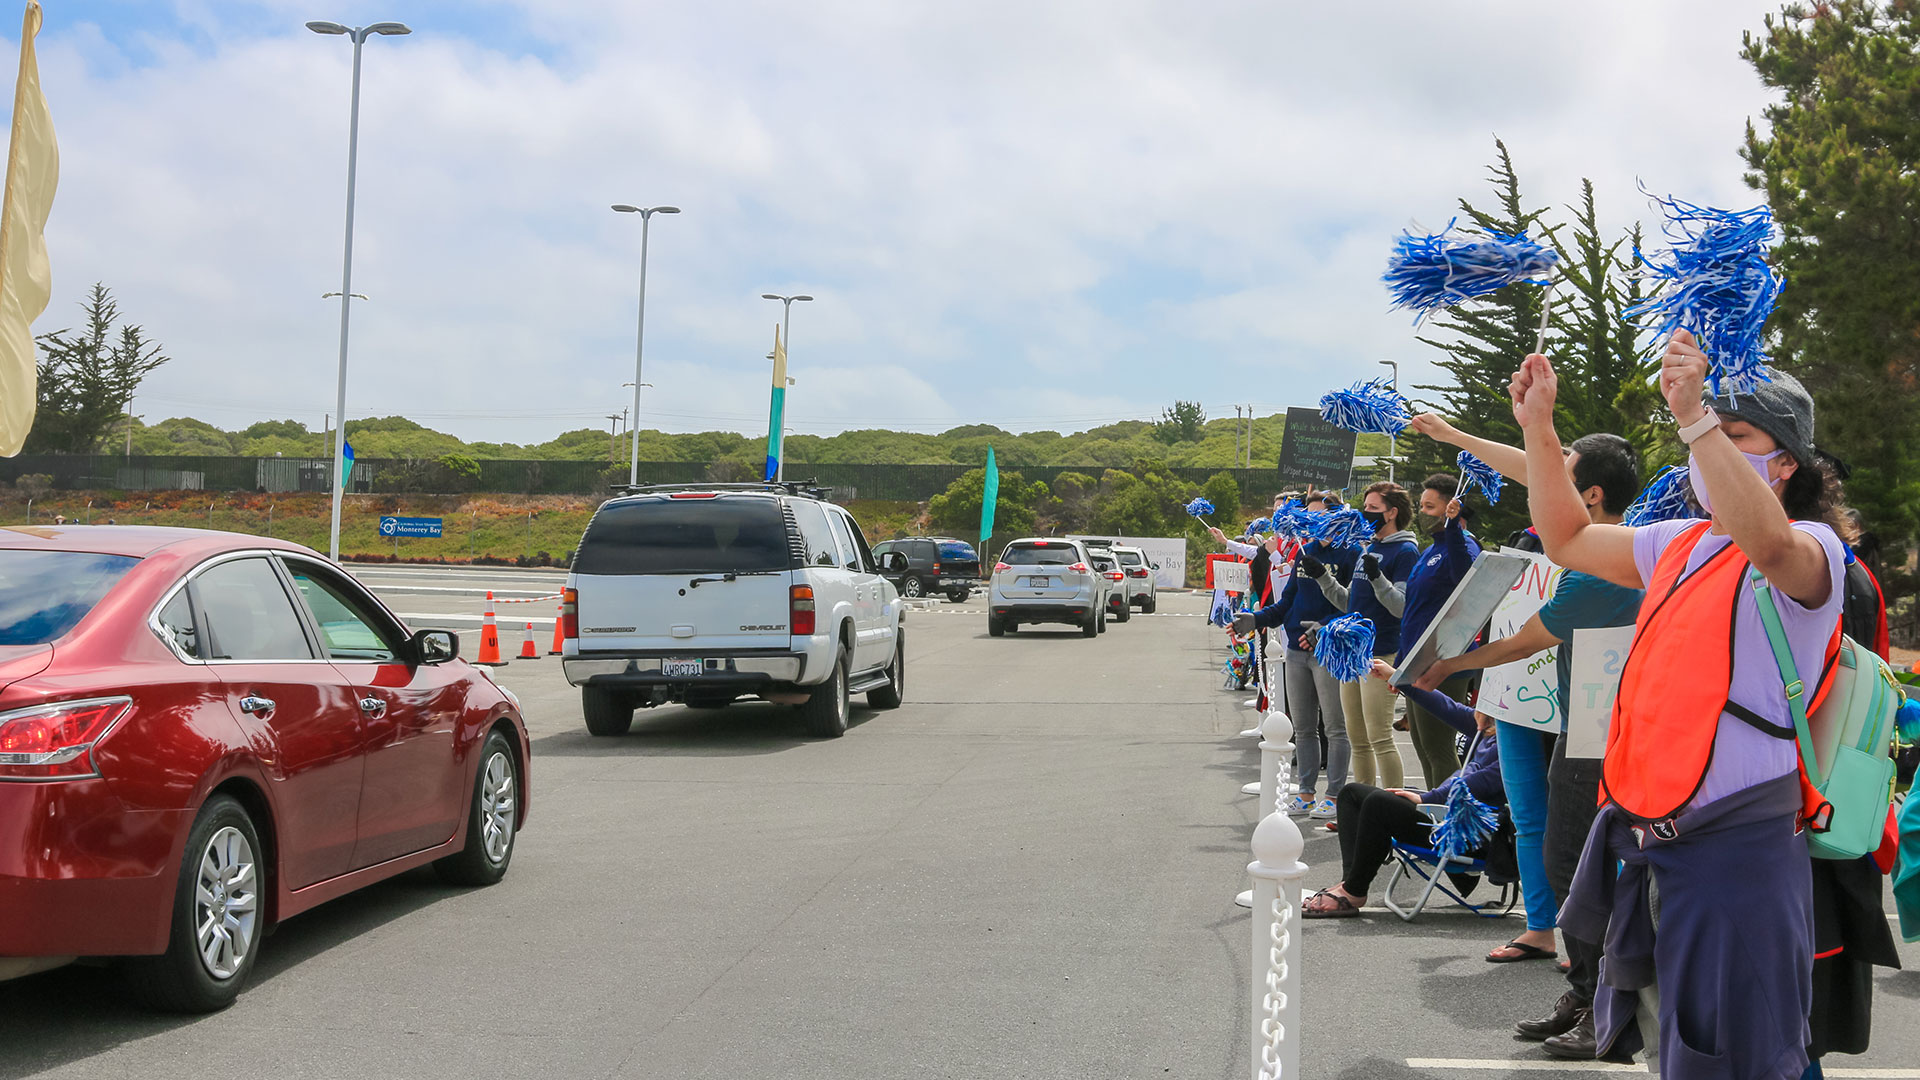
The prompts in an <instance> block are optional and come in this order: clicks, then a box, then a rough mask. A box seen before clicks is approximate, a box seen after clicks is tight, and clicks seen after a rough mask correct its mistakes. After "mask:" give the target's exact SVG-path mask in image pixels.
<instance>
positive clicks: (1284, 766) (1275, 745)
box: [1233, 709, 1299, 907]
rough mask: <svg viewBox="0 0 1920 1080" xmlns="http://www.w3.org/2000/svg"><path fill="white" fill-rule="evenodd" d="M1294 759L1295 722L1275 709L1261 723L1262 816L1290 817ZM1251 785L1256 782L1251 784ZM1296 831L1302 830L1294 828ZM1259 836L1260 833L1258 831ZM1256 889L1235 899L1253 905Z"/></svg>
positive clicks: (1238, 902) (1246, 904)
mask: <svg viewBox="0 0 1920 1080" xmlns="http://www.w3.org/2000/svg"><path fill="white" fill-rule="evenodd" d="M1292 762H1293V721H1292V720H1291V719H1289V718H1288V717H1287V714H1286V713H1283V712H1281V711H1280V710H1279V709H1274V710H1273V711H1272V712H1269V713H1268V714H1267V719H1266V721H1265V722H1264V723H1262V724H1261V725H1260V783H1259V784H1258V785H1257V786H1258V787H1259V789H1260V810H1259V812H1260V815H1261V817H1262V818H1264V817H1265V816H1266V815H1268V814H1279V815H1280V816H1281V817H1285V816H1286V807H1285V806H1284V805H1283V803H1284V802H1285V801H1286V798H1287V781H1288V779H1289V778H1290V776H1289V774H1290V773H1291V771H1292ZM1248 786H1249V787H1253V786H1256V785H1252V784H1249V785H1248ZM1294 831H1295V832H1296V833H1298V832H1299V830H1298V829H1296V830H1294ZM1255 835H1258V833H1256V834H1255ZM1253 896H1254V892H1253V890H1251V889H1250V890H1248V891H1246V892H1243V893H1241V894H1240V895H1238V896H1236V897H1234V898H1233V902H1234V903H1236V904H1239V905H1240V906H1241V907H1252V906H1253Z"/></svg>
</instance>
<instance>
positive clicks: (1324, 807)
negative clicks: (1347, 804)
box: [1313, 799, 1338, 820]
mask: <svg viewBox="0 0 1920 1080" xmlns="http://www.w3.org/2000/svg"><path fill="white" fill-rule="evenodd" d="M1337 813H1338V811H1337V810H1335V809H1334V806H1333V800H1332V799H1321V800H1320V801H1319V802H1317V803H1314V804H1313V816H1314V817H1317V818H1320V819H1322V820H1325V819H1328V818H1331V817H1333V816H1335V815H1336V814H1337Z"/></svg>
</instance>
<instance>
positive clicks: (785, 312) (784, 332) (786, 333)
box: [760, 293, 813, 480]
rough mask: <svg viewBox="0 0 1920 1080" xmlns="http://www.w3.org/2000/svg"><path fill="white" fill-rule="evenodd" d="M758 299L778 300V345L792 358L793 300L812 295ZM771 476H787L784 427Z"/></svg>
mask: <svg viewBox="0 0 1920 1080" xmlns="http://www.w3.org/2000/svg"><path fill="white" fill-rule="evenodd" d="M760 299H762V300H778V301H780V347H781V348H782V349H785V350H786V352H787V359H789V360H791V359H793V302H794V301H795V300H798V301H800V302H801V303H806V302H807V301H809V300H812V299H813V297H811V296H807V295H805V294H804V293H803V294H796V295H794V296H781V295H780V294H779V293H761V294H760ZM785 422H786V421H785V417H784V416H783V417H782V418H781V423H782V425H784V424H785ZM773 478H774V479H775V480H785V479H786V478H787V437H786V433H785V431H784V427H783V430H782V432H781V435H780V460H779V461H777V462H775V463H774V472H773Z"/></svg>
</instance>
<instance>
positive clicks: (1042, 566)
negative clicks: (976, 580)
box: [987, 537, 1110, 637]
mask: <svg viewBox="0 0 1920 1080" xmlns="http://www.w3.org/2000/svg"><path fill="white" fill-rule="evenodd" d="M1109 584H1110V583H1109V582H1108V581H1107V579H1106V577H1105V576H1103V575H1102V574H1100V573H1099V572H1098V571H1096V570H1095V569H1094V568H1093V565H1092V561H1091V556H1090V555H1089V554H1088V552H1087V546H1086V545H1085V544H1083V543H1081V542H1080V541H1078V540H1062V539H1059V538H1057V537H1028V538H1027V539H1024V540H1015V541H1013V542H1011V543H1009V544H1008V545H1007V546H1006V547H1005V548H1003V549H1001V551H1000V561H999V562H998V563H996V564H994V567H993V577H992V579H991V583H990V584H989V586H988V596H989V602H988V607H987V633H988V634H990V635H992V636H993V637H999V636H1001V635H1002V634H1005V633H1006V632H1007V631H1009V630H1013V629H1015V628H1017V627H1019V626H1020V625H1021V624H1023V623H1068V624H1072V625H1077V626H1079V627H1080V632H1081V633H1082V634H1084V635H1086V636H1087V637H1093V636H1094V635H1096V634H1099V633H1100V632H1101V631H1104V630H1105V629H1106V628H1107V597H1108V588H1107V586H1108V585H1109Z"/></svg>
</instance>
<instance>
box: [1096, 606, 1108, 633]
mask: <svg viewBox="0 0 1920 1080" xmlns="http://www.w3.org/2000/svg"><path fill="white" fill-rule="evenodd" d="M1094 623H1095V624H1096V628H1095V630H1094V633H1096V634H1104V633H1106V632H1107V609H1106V608H1101V609H1100V614H1099V615H1097V616H1095V618H1094Z"/></svg>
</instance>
